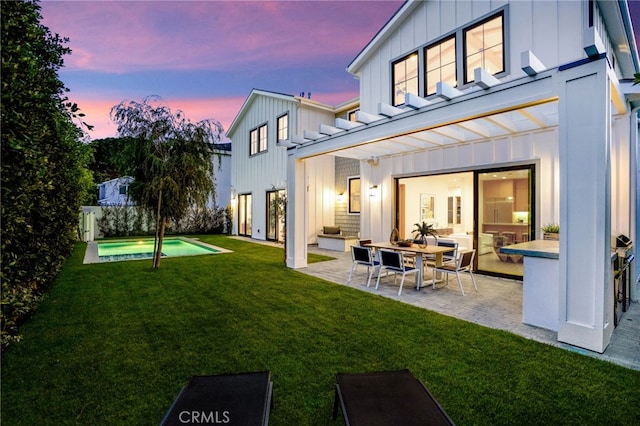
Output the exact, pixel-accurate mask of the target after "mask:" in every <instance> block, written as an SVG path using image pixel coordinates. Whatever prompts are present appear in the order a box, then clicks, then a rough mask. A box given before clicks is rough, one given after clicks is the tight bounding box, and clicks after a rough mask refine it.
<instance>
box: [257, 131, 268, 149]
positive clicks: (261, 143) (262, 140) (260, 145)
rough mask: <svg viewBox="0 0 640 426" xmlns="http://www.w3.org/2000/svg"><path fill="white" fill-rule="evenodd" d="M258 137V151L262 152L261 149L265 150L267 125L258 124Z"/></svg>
mask: <svg viewBox="0 0 640 426" xmlns="http://www.w3.org/2000/svg"><path fill="white" fill-rule="evenodd" d="M258 133H259V134H258V137H259V143H258V151H259V152H262V151H266V150H267V125H266V124H263V125H262V126H260V127H259V128H258Z"/></svg>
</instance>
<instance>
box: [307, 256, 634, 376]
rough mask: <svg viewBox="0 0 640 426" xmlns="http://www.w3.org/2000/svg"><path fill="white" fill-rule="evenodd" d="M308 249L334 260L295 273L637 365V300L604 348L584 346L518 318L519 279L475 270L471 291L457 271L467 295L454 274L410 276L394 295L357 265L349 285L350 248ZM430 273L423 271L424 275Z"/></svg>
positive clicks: (390, 281) (394, 288) (386, 283)
mask: <svg viewBox="0 0 640 426" xmlns="http://www.w3.org/2000/svg"><path fill="white" fill-rule="evenodd" d="M309 252H310V253H317V254H323V255H326V256H331V257H334V258H335V259H334V260H330V261H325V262H317V263H311V264H309V265H307V267H305V268H300V269H298V271H299V272H302V273H305V274H309V275H312V276H315V277H318V278H322V279H325V280H327V281H331V282H334V283H336V284H340V285H349V286H350V287H353V288H355V289H358V290H361V291H365V292H368V293H371V294H376V295H380V296H382V297H387V298H389V299H394V300H397V301H399V302H402V303H407V304H410V305H413V306H416V307H419V308H422V309H428V310H430V311H434V312H438V313H441V314H443V315H447V316H451V317H454V318H458V319H462V320H464V321H469V322H473V323H476V324H479V325H483V326H485V327H489V328H494V329H499V330H505V331H508V332H511V333H514V334H517V335H519V336H522V337H525V338H527V339H531V340H535V341H538V342H541V343H546V344H549V345H552V346H556V347H560V348H563V349H566V350H570V351H574V352H578V353H581V354H584V355H587V356H591V357H595V358H598V359H602V360H605V361H609V362H613V363H616V364H619V365H622V366H624V367H627V368H632V369H634V370H640V335H638V333H637V330H638V326H639V325H640V304H639V303H631V304H630V306H629V309H628V310H627V312H625V313H624V314H623V316H622V319H621V322H620V324H619V325H618V327H617V328H616V329H615V330H614V332H613V335H612V337H611V342H610V344H609V346H608V347H607V349H606V350H605V351H604V353H602V354H600V353H597V352H593V351H589V350H585V349H582V348H579V347H576V346H572V345H569V344H566V343H562V342H559V341H558V338H557V335H558V333H556V332H553V331H550V330H546V329H543V328H539V327H533V326H530V325H527V324H524V323H522V282H521V281H517V280H510V279H504V278H497V277H491V276H486V275H478V274H476V275H475V277H476V281H477V284H478V291H477V292H476V291H475V290H473V285H472V283H471V278H470V277H469V276H468V275H467V274H464V273H463V274H461V279H462V282H463V285H464V288H465V293H466V296H464V297H463V296H462V295H461V294H460V290H459V289H458V285H457V284H456V282H455V278H454V277H450V282H449V285H448V286H444V287H442V285H441V284H439V285H438V288H437V289H436V290H433V289H432V288H431V286H430V285H429V286H426V287H424V288H423V289H421V290H420V291H416V290H415V288H412V286H413V282H414V281H413V277H409V278H407V282H406V283H405V284H406V285H405V290H404V291H403V292H402V295H400V296H398V285H397V284H396V285H394V283H393V278H389V279H388V280H384V279H383V280H382V281H381V283H380V287H379V288H378V290H376V289H375V288H374V287H375V279H374V280H373V281H374V282H373V283H372V285H371V286H370V287H369V288H367V272H366V268H364V267H360V268H359V269H357V271H356V273H355V274H354V277H353V280H352V283H351V284H347V279H348V277H349V270H350V268H351V253H349V252H345V253H339V252H335V251H329V250H323V249H319V248H318V247H317V246H316V245H310V246H309ZM429 274H430V272H427V277H428V276H429Z"/></svg>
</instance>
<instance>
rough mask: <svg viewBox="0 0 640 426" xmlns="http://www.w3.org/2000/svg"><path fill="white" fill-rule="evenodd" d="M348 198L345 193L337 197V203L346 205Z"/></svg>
mask: <svg viewBox="0 0 640 426" xmlns="http://www.w3.org/2000/svg"><path fill="white" fill-rule="evenodd" d="M346 198H347V197H345V195H344V192H341V193H339V194H338V195H336V201H337V202H339V203H344V202H345V201H346Z"/></svg>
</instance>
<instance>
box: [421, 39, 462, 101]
mask: <svg viewBox="0 0 640 426" xmlns="http://www.w3.org/2000/svg"><path fill="white" fill-rule="evenodd" d="M425 77H426V82H425V94H426V95H427V96H428V95H433V94H435V93H436V84H437V83H438V82H439V81H442V82H444V83H447V84H449V85H450V86H452V87H456V86H457V85H458V80H457V77H456V38H455V36H453V37H449V38H448V39H446V40H443V41H441V42H439V43H436V44H434V45H431V46H429V47H427V48H426V49H425Z"/></svg>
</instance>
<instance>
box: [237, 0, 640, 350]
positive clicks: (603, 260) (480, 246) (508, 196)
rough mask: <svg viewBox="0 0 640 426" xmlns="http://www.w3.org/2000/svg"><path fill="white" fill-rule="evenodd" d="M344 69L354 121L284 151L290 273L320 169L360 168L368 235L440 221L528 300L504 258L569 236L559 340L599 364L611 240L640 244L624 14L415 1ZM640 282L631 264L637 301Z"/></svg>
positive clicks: (585, 6) (635, 97)
mask: <svg viewBox="0 0 640 426" xmlns="http://www.w3.org/2000/svg"><path fill="white" fill-rule="evenodd" d="M347 70H348V71H349V72H350V73H351V74H353V75H354V76H355V77H356V78H358V79H359V81H360V110H359V111H358V112H356V114H355V116H356V120H357V123H356V124H354V125H345V123H344V122H342V121H339V120H336V121H335V123H334V124H333V126H329V127H327V126H324V127H323V128H322V129H318V128H317V127H316V128H314V127H313V126H309V125H308V124H311V123H304V124H305V125H307V126H305V127H304V129H306V130H310V131H312V132H313V131H315V132H317V133H318V134H315V133H312V132H308V133H307V134H306V136H307V137H306V138H305V137H304V136H305V134H304V132H300V131H298V133H297V134H296V133H295V132H294V131H293V129H292V133H291V141H293V140H294V139H295V137H296V135H297V137H298V139H296V141H297V142H300V139H299V137H300V136H302V137H303V140H302V143H300V144H295V146H293V145H292V146H290V147H289V148H288V149H287V155H288V160H287V164H286V168H287V169H286V174H285V172H284V167H285V166H284V163H281V164H279V165H278V169H279V170H281V171H282V176H283V181H284V180H285V178H286V186H287V196H288V201H289V203H288V210H287V232H288V236H287V264H288V265H289V266H290V267H292V268H301V267H305V266H306V256H307V244H308V243H309V238H308V236H309V234H310V231H312V230H314V228H315V226H316V222H314V219H313V218H312V217H311V216H310V215H309V210H310V209H312V206H314V202H315V201H314V200H312V199H310V198H311V197H314V196H315V195H316V194H317V191H316V192H315V193H310V192H308V187H309V181H308V176H309V174H310V173H313V170H315V168H316V164H317V162H318V161H323V159H325V158H332V157H333V158H338V157H340V158H348V159H352V160H355V161H358V162H359V177H360V186H361V188H363V191H362V192H361V193H360V195H361V196H360V235H361V236H362V238H368V239H372V240H375V241H385V240H388V238H389V235H390V233H391V231H392V230H393V229H394V228H396V229H398V230H399V232H400V234H401V235H400V236H401V237H406V236H409V235H410V233H411V226H412V224H413V223H415V222H419V221H426V222H429V223H432V224H433V225H434V226H436V227H437V228H441V229H443V230H444V232H445V233H446V234H449V235H452V236H453V237H454V238H456V237H457V238H459V240H460V241H465V242H464V243H461V244H465V245H467V246H472V247H473V248H475V249H476V250H477V251H478V254H479V255H478V256H477V258H478V259H477V263H478V265H477V267H478V269H479V270H480V271H481V272H486V273H489V274H495V275H504V276H518V275H519V276H523V275H524V282H525V293H526V282H527V271H526V270H524V271H523V270H522V267H520V269H519V270H517V268H518V260H514V259H513V258H507V260H505V259H500V258H496V256H497V253H500V246H502V245H509V244H518V243H522V242H526V241H531V240H538V239H541V238H543V235H542V232H541V231H540V228H541V227H542V226H544V225H545V224H549V223H557V224H559V225H560V234H559V243H557V246H556V247H557V250H556V257H555V260H554V262H553V266H552V268H553V269H554V270H555V271H556V272H555V273H556V274H557V278H556V279H555V281H554V282H555V287H553V289H552V291H551V292H550V294H549V299H550V300H552V301H553V304H554V306H555V308H554V310H553V311H552V312H553V313H552V315H557V320H556V319H554V321H553V325H552V326H550V328H551V329H552V330H554V331H557V333H558V340H559V341H562V342H566V343H569V344H572V345H575V346H580V347H583V348H587V349H589V350H593V351H597V352H603V351H604V349H605V348H606V346H607V345H608V343H609V340H610V337H611V333H612V331H613V328H614V320H613V311H614V303H615V302H614V288H613V278H614V277H613V276H614V270H613V267H612V261H611V259H612V244H613V246H615V240H616V236H617V235H620V234H624V235H627V236H630V237H631V240H636V241H637V240H638V238H639V237H640V235H639V230H638V227H637V222H638V220H637V219H638V201H639V194H638V185H637V182H638V107H640V96H639V91H638V86H635V87H632V85H631V81H630V80H631V79H632V78H633V75H634V73H635V72H639V71H640V66H639V60H638V52H637V48H636V45H635V41H634V38H633V29H632V25H631V19H630V16H629V10H628V6H627V3H626V2H624V1H620V2H610V1H571V2H540V1H533V0H532V1H526V0H519V1H506V0H505V1H472V2H471V1H450V0H447V1H442V0H434V1H411V0H410V1H407V2H406V3H404V4H403V5H402V6H401V8H400V9H399V10H398V11H397V12H396V14H395V15H394V16H392V17H391V18H390V20H389V21H388V22H387V23H386V25H385V26H384V27H383V28H382V29H381V30H380V31H379V32H378V33H377V34H376V36H375V37H374V38H373V39H372V40H371V41H370V42H369V43H368V44H367V45H366V46H364V48H363V49H362V51H361V52H360V53H359V54H358V55H357V56H356V57H355V58H354V60H353V61H352V62H351V63H350V64H349V65H348V68H347ZM297 124H298V125H299V124H301V123H297ZM256 125H257V124H256ZM245 132H246V131H245ZM311 136H312V137H311ZM325 184H326V185H330V179H326V180H325ZM332 189H333V191H334V193H335V194H336V195H338V194H339V193H340V191H342V190H343V188H338V187H336V186H334V187H333V188H331V187H330V186H327V187H325V188H324V192H331V190H332ZM347 196H350V194H347ZM336 198H337V197H327V199H328V200H330V201H333V200H335V199H336ZM334 203H335V201H334ZM335 208H336V206H334V209H335ZM468 248H471V247H468ZM492 258H496V259H493V260H491V259H492ZM485 259H486V260H485ZM490 260H491V261H490ZM525 262H526V258H525ZM636 263H637V262H636ZM525 265H526V263H525ZM507 267H512V268H514V271H509V270H507V269H506V268H507ZM636 276H637V272H636V266H635V264H634V263H632V272H631V277H632V284H631V298H632V299H634V300H637V298H638V284H637V279H636V278H635V277H636ZM525 297H526V296H525ZM525 303H526V302H525Z"/></svg>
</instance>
